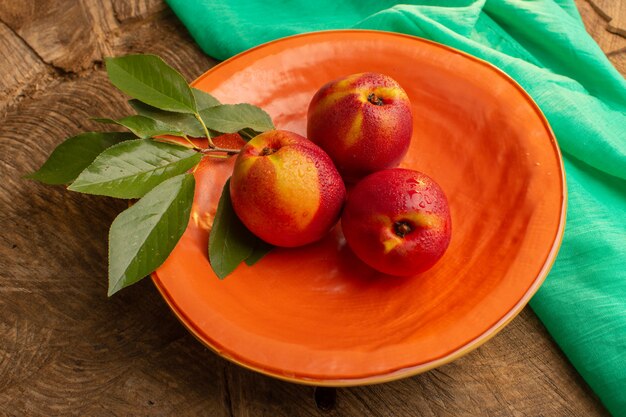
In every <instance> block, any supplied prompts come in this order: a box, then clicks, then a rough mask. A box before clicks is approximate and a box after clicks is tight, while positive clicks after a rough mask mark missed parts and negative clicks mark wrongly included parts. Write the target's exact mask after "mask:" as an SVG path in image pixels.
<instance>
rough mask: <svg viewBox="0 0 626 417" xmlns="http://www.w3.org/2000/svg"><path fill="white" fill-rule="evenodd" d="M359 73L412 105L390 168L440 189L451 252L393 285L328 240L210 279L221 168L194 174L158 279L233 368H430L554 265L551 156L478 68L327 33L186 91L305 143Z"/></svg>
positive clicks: (504, 313)
mask: <svg viewBox="0 0 626 417" xmlns="http://www.w3.org/2000/svg"><path fill="white" fill-rule="evenodd" d="M363 71H376V72H381V73H384V74H388V75H390V76H391V77H393V78H395V79H396V80H397V81H398V82H399V83H400V84H401V85H402V86H403V87H404V88H405V89H406V91H407V93H408V95H409V97H410V99H411V102H412V106H413V115H414V126H413V140H412V143H411V148H410V150H409V152H408V155H407V157H406V158H405V160H404V162H403V163H402V165H401V166H403V167H408V168H413V169H417V170H419V171H423V172H425V173H426V174H428V175H430V176H432V177H433V178H434V179H435V180H436V181H438V182H439V184H441V186H442V187H443V189H444V191H445V192H446V194H447V196H448V199H449V201H450V207H451V212H452V242H451V244H450V247H449V248H448V251H447V252H446V254H445V255H444V257H443V258H442V259H441V260H440V261H439V263H438V264H437V265H435V267H434V268H432V269H431V270H430V271H428V272H426V273H423V274H421V275H417V276H414V277H409V278H396V277H389V276H383V275H381V274H379V273H376V272H375V271H373V270H371V269H369V268H368V267H367V266H365V265H364V264H363V263H361V262H360V261H359V260H357V259H356V258H355V257H354V255H352V254H351V252H350V250H349V249H348V248H347V247H346V245H345V241H344V240H343V237H342V234H341V231H340V230H339V228H336V229H335V230H334V231H333V232H331V233H330V234H329V235H328V236H327V237H326V238H325V239H324V240H322V241H321V242H318V243H315V244H312V245H309V246H306V247H302V248H298V249H290V250H282V249H281V250H275V251H273V252H272V253H271V254H269V255H268V256H266V257H265V258H264V259H262V260H261V261H260V262H259V263H257V264H256V265H254V266H253V267H248V266H246V265H240V266H239V268H238V269H237V270H236V271H235V273H233V274H232V275H231V276H229V277H228V278H227V279H225V280H223V281H220V280H219V279H218V278H217V277H216V276H215V274H214V273H213V271H212V270H211V267H210V266H209V262H208V259H207V240H208V232H207V229H209V228H210V225H211V223H212V219H213V216H214V214H215V210H216V205H217V199H218V198H219V194H220V192H221V189H222V185H223V184H224V182H225V180H226V178H227V177H228V176H229V175H230V170H231V169H232V160H229V161H224V162H215V160H212V161H211V162H208V163H203V164H202V167H201V168H200V169H198V170H197V172H196V178H197V184H196V198H195V202H194V207H193V211H192V220H191V221H190V223H189V227H188V228H187V231H186V232H185V234H184V236H183V237H182V239H181V240H180V242H179V244H178V246H177V247H176V249H175V250H174V252H173V253H172V254H171V256H170V257H169V258H168V260H167V261H166V262H165V264H164V265H163V266H161V267H160V268H159V269H158V270H157V271H156V273H155V274H153V279H154V282H155V284H156V286H157V287H158V289H159V290H160V291H161V293H162V294H163V297H164V298H165V300H166V301H167V302H168V303H169V305H170V306H171V308H172V310H173V311H174V313H175V314H176V315H177V316H178V317H179V318H180V320H181V321H182V322H183V323H184V324H185V325H186V326H187V327H188V329H189V330H190V331H191V332H192V333H193V334H195V335H196V336H197V338H198V339H200V340H201V341H202V342H203V343H205V344H206V345H207V346H209V347H210V348H212V349H214V350H215V351H217V352H218V353H219V354H220V355H222V356H224V357H225V358H227V359H230V360H232V361H234V362H236V363H238V364H240V365H242V366H245V367H247V368H251V369H254V370H256V371H259V372H262V373H264V374H268V375H271V376H274V377H277V378H282V379H286V380H289V381H293V382H300V383H309V384H316V385H335V386H340V385H358V384H369V383H376V382H383V381H389V380H393V379H398V378H402V377H406V376H409V375H414V374H417V373H420V372H423V371H426V370H428V369H432V368H434V367H436V366H438V365H441V364H443V363H446V362H449V361H451V360H453V359H455V358H458V357H459V356H461V355H462V354H464V353H467V352H469V351H470V350H472V349H474V348H476V347H477V346H479V345H480V344H481V343H483V342H485V341H486V340H487V339H489V338H490V337H491V336H493V335H494V334H495V333H496V332H497V331H498V330H500V329H501V328H502V327H503V326H504V325H505V324H506V323H507V322H509V321H510V320H511V319H512V318H513V317H514V316H515V315H516V314H518V313H519V311H520V310H521V309H522V308H523V307H524V305H525V304H526V303H527V302H528V300H529V299H530V297H531V296H532V295H533V294H534V293H535V291H537V289H538V288H539V286H540V285H541V283H542V281H543V279H544V278H545V276H546V274H547V273H548V270H549V269H550V266H551V265H552V262H553V261H554V258H555V256H556V253H557V251H558V247H559V244H560V241H561V236H562V234H563V227H564V222H565V201H566V199H565V181H564V176H563V167H562V162H561V158H560V154H559V149H558V147H557V144H556V141H555V139H554V136H553V134H552V132H551V130H550V127H549V125H548V123H547V121H546V119H545V118H544V116H543V115H542V113H541V111H540V110H539V108H538V107H537V105H536V104H535V103H534V102H533V101H532V100H531V98H530V97H529V96H528V94H526V93H525V92H524V90H523V89H522V88H521V87H520V86H519V85H518V84H516V83H515V82H514V81H513V80H511V78H509V77H508V76H506V75H505V74H504V73H503V72H501V71H500V70H498V69H496V68H495V67H493V66H492V65H490V64H488V63H486V62H484V61H481V60H479V59H477V58H474V57H472V56H469V55H467V54H465V53H462V52H459V51H456V50H454V49H451V48H448V47H445V46H442V45H439V44H436V43H433V42H429V41H426V40H423V39H420V38H415V37H411V36H404V35H399V34H392V33H385V32H375V31H356V30H349V31H328V32H319V33H312V34H306V35H299V36H294V37H290V38H286V39H281V40H278V41H275V42H271V43H268V44H265V45H262V46H259V47H257V48H254V49H252V50H249V51H247V52H244V53H242V54H240V55H237V56H235V57H234V58H231V59H229V60H228V61H225V62H223V63H222V64H220V65H218V66H216V67H214V68H211V69H210V70H209V71H208V72H207V73H205V74H204V75H203V76H201V77H200V78H199V79H197V80H196V81H195V82H194V84H193V85H194V86H195V87H196V88H199V89H202V90H205V91H209V92H211V93H213V94H214V95H215V96H217V97H218V98H219V99H220V100H221V101H222V102H224V103H239V102H249V103H254V104H256V105H259V106H261V107H263V108H264V109H265V110H267V111H268V113H269V114H270V115H271V116H272V118H273V119H274V122H275V124H276V126H277V127H278V128H280V129H288V130H292V131H295V132H298V133H300V134H305V133H306V112H307V106H308V103H309V100H310V99H311V97H312V96H313V94H314V93H315V91H316V90H317V89H318V88H319V87H321V86H322V85H323V84H324V83H326V82H327V81H329V80H332V79H334V78H337V77H340V76H344V75H348V74H351V73H357V72H363ZM268 221H269V222H271V219H268Z"/></svg>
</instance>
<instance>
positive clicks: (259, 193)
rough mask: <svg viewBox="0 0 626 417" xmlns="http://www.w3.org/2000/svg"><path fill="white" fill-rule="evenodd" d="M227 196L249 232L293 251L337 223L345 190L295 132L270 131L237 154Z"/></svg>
mask: <svg viewBox="0 0 626 417" xmlns="http://www.w3.org/2000/svg"><path fill="white" fill-rule="evenodd" d="M230 195H231V199H232V202H233V208H234V210H235V213H237V216H238V217H239V218H240V219H241V221H242V222H243V223H244V224H245V225H246V227H247V228H248V229H249V230H250V231H251V232H252V233H254V234H255V235H257V236H258V237H260V238H261V239H263V240H265V241H266V242H268V243H271V244H273V245H276V246H282V247H294V246H301V245H305V244H307V243H311V242H314V241H316V240H319V239H320V238H321V237H323V236H324V235H325V234H326V233H327V232H328V231H329V230H330V228H331V227H333V226H334V225H335V223H337V220H338V219H339V215H340V212H341V208H342V206H343V203H344V200H345V197H346V188H345V185H344V183H343V181H342V179H341V176H340V175H339V173H338V172H337V169H336V168H335V166H334V165H333V162H332V160H331V159H330V158H329V156H328V155H327V154H326V153H325V152H324V151H323V150H322V149H321V148H320V147H319V146H317V145H315V144H314V143H313V142H311V141H309V140H307V139H306V138H304V137H302V136H300V135H298V134H296V133H292V132H287V131H282V130H272V131H269V132H265V133H262V134H261V135H259V136H257V137H255V138H254V139H252V140H251V141H250V142H248V143H247V144H246V145H245V146H244V147H243V148H242V149H241V152H240V153H239V155H238V156H237V160H236V161H235V167H234V170H233V175H232V177H231V181H230Z"/></svg>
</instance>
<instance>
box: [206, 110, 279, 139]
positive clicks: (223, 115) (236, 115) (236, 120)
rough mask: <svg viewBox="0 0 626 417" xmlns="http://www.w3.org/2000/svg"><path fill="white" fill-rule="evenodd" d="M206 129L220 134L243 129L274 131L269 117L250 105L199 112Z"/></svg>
mask: <svg viewBox="0 0 626 417" xmlns="http://www.w3.org/2000/svg"><path fill="white" fill-rule="evenodd" d="M200 116H201V117H202V120H203V121H204V123H205V124H206V125H207V127H209V128H211V129H213V130H216V131H218V132H222V133H236V132H238V131H240V130H243V129H245V128H250V129H252V130H255V131H257V132H265V131H267V130H272V129H274V124H273V123H272V119H271V118H270V116H269V115H268V114H267V113H266V112H265V111H263V110H262V109H261V108H259V107H256V106H253V105H251V104H222V105H220V106H214V107H209V108H208V109H204V110H202V111H201V112H200Z"/></svg>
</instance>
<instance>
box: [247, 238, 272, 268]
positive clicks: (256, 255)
mask: <svg viewBox="0 0 626 417" xmlns="http://www.w3.org/2000/svg"><path fill="white" fill-rule="evenodd" d="M272 249H274V246H272V245H270V244H269V243H267V242H265V241H263V240H261V239H259V238H257V243H256V245H255V246H254V249H252V253H251V254H250V256H248V257H247V258H246V259H245V260H244V262H245V263H246V265H248V266H252V265H254V264H255V263H257V262H259V261H260V260H261V259H262V258H263V257H264V256H265V255H267V254H268V253H270V252H271V250H272Z"/></svg>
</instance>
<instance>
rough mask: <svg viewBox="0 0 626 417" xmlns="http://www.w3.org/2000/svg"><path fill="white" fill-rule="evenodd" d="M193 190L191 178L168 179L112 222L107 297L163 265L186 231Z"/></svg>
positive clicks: (191, 176) (183, 175)
mask: <svg viewBox="0 0 626 417" xmlns="http://www.w3.org/2000/svg"><path fill="white" fill-rule="evenodd" d="M194 186H195V180H194V178H193V175H191V174H182V175H178V176H176V177H173V178H170V179H168V180H167V181H164V182H162V183H161V184H159V185H158V186H157V187H155V188H154V189H153V190H152V191H150V192H149V193H148V194H146V195H145V196H144V197H143V198H142V199H141V200H139V201H138V202H137V203H136V204H135V205H133V206H132V207H130V208H128V209H126V210H125V211H123V212H122V213H120V215H119V216H117V218H116V219H115V220H114V221H113V224H112V225H111V230H110V231H109V291H108V294H109V296H111V295H113V294H115V293H116V292H117V291H119V290H121V289H122V288H124V287H127V286H129V285H131V284H134V283H135V282H137V281H139V280H141V279H142V278H143V277H145V276H146V275H148V274H149V273H151V272H152V271H154V270H155V269H157V268H158V267H159V266H161V265H162V264H163V262H165V260H166V259H167V257H168V256H169V254H170V253H171V252H172V250H173V249H174V247H175V246H176V243H178V241H179V240H180V238H181V236H182V235H183V233H184V231H185V229H186V228H187V223H188V222H189V213H190V212H191V205H192V203H193V194H194Z"/></svg>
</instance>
